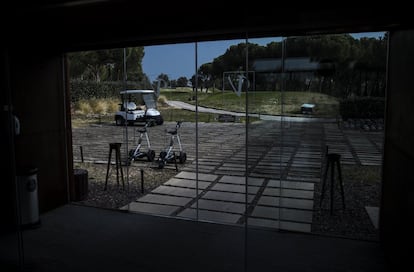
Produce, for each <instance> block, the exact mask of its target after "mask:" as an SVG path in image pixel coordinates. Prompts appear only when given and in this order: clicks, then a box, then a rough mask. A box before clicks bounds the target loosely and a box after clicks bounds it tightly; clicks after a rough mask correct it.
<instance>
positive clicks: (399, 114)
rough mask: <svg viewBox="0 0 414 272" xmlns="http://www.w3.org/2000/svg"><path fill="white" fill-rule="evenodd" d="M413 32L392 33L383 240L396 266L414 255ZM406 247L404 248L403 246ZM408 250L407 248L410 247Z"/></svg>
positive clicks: (382, 222)
mask: <svg viewBox="0 0 414 272" xmlns="http://www.w3.org/2000/svg"><path fill="white" fill-rule="evenodd" d="M413 75H414V30H410V31H393V32H391V33H390V43H389V59H388V79H387V80H388V90H387V105H386V107H387V109H386V111H387V112H386V131H385V145H384V162H383V188H382V206H381V214H380V226H381V241H382V242H383V245H384V248H385V249H386V250H387V255H388V256H390V258H392V260H393V261H395V263H404V262H406V261H407V257H408V253H412V252H413V246H412V244H409V243H407V241H409V238H412V236H413V235H412V232H413V230H414V220H413V219H414V218H413V217H414V216H413V208H414V205H413V204H414V198H413V195H412V194H413V193H414V183H413V182H414V178H413V167H414V114H413V109H414V104H413V103H414V81H413ZM403 245H404V246H403ZM407 247H408V248H407Z"/></svg>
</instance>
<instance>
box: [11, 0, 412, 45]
mask: <svg viewBox="0 0 414 272" xmlns="http://www.w3.org/2000/svg"><path fill="white" fill-rule="evenodd" d="M33 2H35V3H32V4H27V5H22V6H13V7H10V12H9V14H11V15H12V16H10V17H9V18H12V19H11V20H8V21H7V25H9V26H13V27H12V28H9V31H8V34H7V35H8V39H7V41H8V42H9V46H27V45H28V43H30V44H31V46H35V45H37V46H39V47H49V48H55V49H57V50H61V51H73V50H84V49H98V48H111V47H123V46H136V45H150V44H164V43H179V42H193V41H205V40H216V39H232V38H245V37H246V33H248V34H247V35H248V36H249V37H264V36H291V35H307V34H314V33H344V32H367V31H387V30H392V29H394V28H411V27H412V20H411V19H410V17H411V16H410V15H411V14H409V13H408V12H405V11H406V10H409V9H408V8H407V9H404V7H401V8H399V9H392V8H391V7H390V6H384V7H379V8H376V9H372V8H371V9H369V8H349V7H340V6H338V7H335V8H333V7H331V8H327V7H324V6H322V7H317V6H312V7H306V6H301V7H295V8H293V7H280V8H276V7H273V6H269V4H264V5H261V4H260V1H259V2H257V1H252V2H247V3H248V4H244V3H243V2H240V3H239V4H237V5H230V4H226V5H224V4H222V5H219V4H217V5H214V4H213V3H210V2H200V1H197V2H194V5H190V4H189V3H186V2H184V3H181V2H174V1H170V2H166V3H164V2H162V1H161V2H159V1H157V2H156V1H152V2H150V1H145V2H142V1H132V0H90V1H33ZM266 3H270V2H269V1H268V2H266ZM297 6H298V4H297Z"/></svg>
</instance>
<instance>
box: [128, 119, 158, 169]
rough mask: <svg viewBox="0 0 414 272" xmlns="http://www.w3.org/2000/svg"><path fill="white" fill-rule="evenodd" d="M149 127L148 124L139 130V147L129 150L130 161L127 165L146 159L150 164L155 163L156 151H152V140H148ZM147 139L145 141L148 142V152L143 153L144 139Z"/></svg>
mask: <svg viewBox="0 0 414 272" xmlns="http://www.w3.org/2000/svg"><path fill="white" fill-rule="evenodd" d="M147 127H148V123H145V126H144V127H143V128H139V129H137V132H138V133H139V136H138V141H137V146H136V147H135V148H134V149H131V150H129V153H128V161H127V164H128V165H130V164H131V162H132V161H137V160H139V159H141V158H144V157H146V158H147V160H148V161H149V162H152V161H154V158H155V151H154V150H152V149H151V144H150V140H149V138H148V133H147ZM144 137H145V140H146V141H147V150H146V151H142V150H141V149H142V138H144Z"/></svg>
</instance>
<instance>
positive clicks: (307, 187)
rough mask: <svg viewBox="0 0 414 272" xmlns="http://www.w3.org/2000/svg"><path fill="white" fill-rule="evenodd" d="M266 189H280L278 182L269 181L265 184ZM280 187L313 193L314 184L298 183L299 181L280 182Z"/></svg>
mask: <svg viewBox="0 0 414 272" xmlns="http://www.w3.org/2000/svg"><path fill="white" fill-rule="evenodd" d="M267 187H280V180H275V179H271V180H269V181H268V183H267ZM282 187H283V188H288V189H297V190H310V191H313V190H314V188H315V184H314V183H310V182H300V181H285V180H283V181H282Z"/></svg>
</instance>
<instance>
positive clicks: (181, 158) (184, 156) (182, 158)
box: [178, 152, 187, 163]
mask: <svg viewBox="0 0 414 272" xmlns="http://www.w3.org/2000/svg"><path fill="white" fill-rule="evenodd" d="M186 160H187V153H185V152H180V156H179V157H178V161H179V162H180V163H185V161H186Z"/></svg>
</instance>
